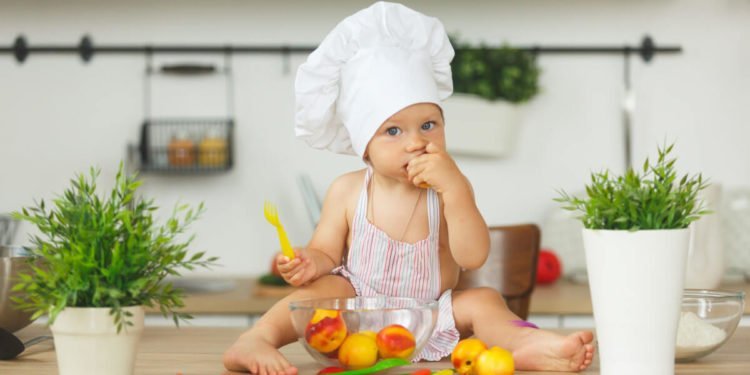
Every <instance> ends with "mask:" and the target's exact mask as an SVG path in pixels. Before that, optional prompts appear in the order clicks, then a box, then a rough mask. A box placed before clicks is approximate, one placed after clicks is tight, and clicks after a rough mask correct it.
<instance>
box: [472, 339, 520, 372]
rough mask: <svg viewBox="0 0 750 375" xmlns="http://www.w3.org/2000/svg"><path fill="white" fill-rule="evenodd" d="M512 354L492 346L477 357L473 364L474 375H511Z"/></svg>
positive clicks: (512, 369) (512, 368)
mask: <svg viewBox="0 0 750 375" xmlns="http://www.w3.org/2000/svg"><path fill="white" fill-rule="evenodd" d="M514 370H515V369H514V365H513V354H511V353H510V352H509V351H507V350H505V349H503V348H500V347H497V346H493V347H491V348H489V349H487V350H485V351H483V352H481V353H479V356H477V359H476V361H475V362H474V370H473V372H472V374H474V375H513V371H514Z"/></svg>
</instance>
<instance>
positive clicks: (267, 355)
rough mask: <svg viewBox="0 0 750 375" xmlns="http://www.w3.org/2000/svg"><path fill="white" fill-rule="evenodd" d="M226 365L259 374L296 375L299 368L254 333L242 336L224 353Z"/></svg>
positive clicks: (232, 368)
mask: <svg viewBox="0 0 750 375" xmlns="http://www.w3.org/2000/svg"><path fill="white" fill-rule="evenodd" d="M224 367H226V368H227V370H231V371H249V372H250V373H251V374H257V375H296V374H297V368H296V367H294V366H292V365H291V364H290V363H289V362H288V361H287V360H286V358H284V356H283V355H282V354H281V353H280V352H279V351H278V349H276V348H275V347H274V346H273V345H271V344H270V343H269V342H268V341H266V340H265V339H263V338H262V337H255V335H253V334H252V333H250V334H245V335H243V336H242V337H240V338H239V339H238V340H237V342H235V343H234V345H232V346H231V347H230V348H229V349H228V350H227V351H226V352H225V353H224Z"/></svg>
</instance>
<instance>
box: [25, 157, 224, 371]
mask: <svg viewBox="0 0 750 375" xmlns="http://www.w3.org/2000/svg"><path fill="white" fill-rule="evenodd" d="M98 175H99V171H98V170H97V169H94V168H91V170H90V174H89V178H87V177H86V176H85V175H84V174H79V175H77V176H76V178H74V179H73V180H72V181H71V185H72V186H71V187H70V188H69V189H67V190H65V192H64V193H63V194H62V195H60V196H59V197H57V198H56V199H54V201H53V204H51V205H47V204H45V202H44V200H41V201H39V202H37V203H36V204H35V205H34V206H33V207H27V208H23V209H22V210H21V212H15V213H13V215H14V217H15V218H17V219H20V220H25V221H28V222H30V223H32V224H33V225H34V226H35V227H36V229H37V230H38V232H39V233H40V234H39V235H34V236H32V243H33V246H32V248H31V252H32V254H33V255H34V256H35V257H36V260H35V261H36V263H35V264H36V265H37V266H34V267H31V271H29V273H23V274H21V275H20V277H19V282H18V284H17V285H16V286H15V288H14V290H17V291H19V292H20V294H21V295H22V297H19V298H16V300H15V302H16V303H18V304H19V306H20V307H21V308H22V309H24V310H27V311H33V312H34V314H33V315H32V317H33V318H37V317H39V316H40V315H42V314H48V318H49V319H48V324H50V328H51V330H52V333H53V336H54V340H55V349H56V351H57V360H58V369H59V372H60V374H62V375H78V374H132V373H133V367H134V364H135V356H136V347H137V343H138V340H139V338H140V335H141V332H142V330H143V318H144V312H143V306H149V307H154V306H158V307H159V308H160V310H161V312H162V314H164V316H165V317H166V316H168V315H169V314H171V316H172V319H173V320H174V322H175V324H177V325H179V322H180V320H184V319H189V318H190V316H189V315H187V314H183V313H180V312H176V311H174V310H175V309H176V308H179V307H182V306H183V303H182V297H183V293H182V291H181V290H178V289H174V288H173V287H172V284H171V283H165V282H162V280H164V278H165V277H166V276H167V275H179V270H180V269H188V270H189V269H193V268H195V267H208V266H211V265H213V264H214V262H215V261H216V259H217V258H215V257H210V258H206V257H205V254H204V253H203V252H198V253H195V254H193V255H189V254H188V245H189V244H190V243H191V241H192V239H193V237H192V236H190V237H189V238H187V239H186V240H180V239H178V238H181V237H183V236H184V234H185V230H186V229H187V227H188V226H189V225H190V224H191V223H192V222H193V221H195V220H196V219H197V218H198V216H199V215H200V214H201V213H202V212H203V204H200V205H199V206H198V207H197V209H193V208H190V207H188V206H187V205H178V206H176V207H175V208H174V210H173V211H172V214H171V216H170V217H169V218H168V219H167V220H166V223H165V224H164V225H157V223H156V221H155V219H154V217H153V213H154V212H155V210H156V209H157V207H156V206H155V205H154V203H153V200H144V199H141V198H138V197H137V196H136V190H137V188H138V187H139V186H140V184H141V182H140V181H138V180H136V177H135V176H126V175H125V174H124V173H123V166H122V164H120V168H119V171H118V172H117V177H116V179H115V186H114V188H113V189H112V191H111V192H110V193H109V195H108V196H105V197H100V196H98V195H97V192H96V178H97V176H98Z"/></svg>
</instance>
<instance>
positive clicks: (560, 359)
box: [513, 329, 594, 371]
mask: <svg viewBox="0 0 750 375" xmlns="http://www.w3.org/2000/svg"><path fill="white" fill-rule="evenodd" d="M593 339H594V335H593V334H592V333H591V332H590V331H581V332H576V333H572V334H570V335H568V336H561V335H558V334H555V333H552V332H549V331H543V330H541V329H540V330H533V331H530V332H529V335H528V336H527V337H525V338H524V339H523V342H522V344H521V345H520V346H519V347H518V348H516V350H514V351H513V361H514V362H515V367H516V369H518V370H544V371H582V370H584V369H586V367H589V365H591V360H592V359H593V358H594V345H593V344H592V341H593Z"/></svg>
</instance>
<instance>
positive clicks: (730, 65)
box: [0, 0, 750, 275]
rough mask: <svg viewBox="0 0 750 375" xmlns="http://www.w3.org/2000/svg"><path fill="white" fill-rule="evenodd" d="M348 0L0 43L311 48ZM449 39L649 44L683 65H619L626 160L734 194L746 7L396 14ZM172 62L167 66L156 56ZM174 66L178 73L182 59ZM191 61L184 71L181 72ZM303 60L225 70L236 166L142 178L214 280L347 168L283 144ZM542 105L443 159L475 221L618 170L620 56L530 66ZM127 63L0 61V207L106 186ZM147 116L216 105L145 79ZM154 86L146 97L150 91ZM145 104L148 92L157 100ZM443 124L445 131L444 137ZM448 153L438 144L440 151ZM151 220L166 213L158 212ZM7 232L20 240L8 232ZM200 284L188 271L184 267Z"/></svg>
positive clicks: (470, 7) (138, 20)
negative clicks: (630, 89) (182, 222)
mask: <svg viewBox="0 0 750 375" xmlns="http://www.w3.org/2000/svg"><path fill="white" fill-rule="evenodd" d="M367 4H369V2H365V1H344V0H328V1H315V2H313V1H276V2H271V1H262V2H261V1H211V2H199V1H160V2H156V1H153V2H146V1H128V2H123V1H120V2H114V1H110V2H102V1H98V2H94V1H69V2H66V4H61V2H52V1H48V2H28V1H3V2H0V44H6V45H9V44H11V43H12V42H13V40H14V38H15V37H16V35H17V34H18V33H23V34H25V35H26V37H27V39H28V41H29V42H30V43H31V44H32V45H33V44H36V43H45V44H47V43H61V44H76V43H78V41H79V40H80V37H81V35H82V34H84V33H90V34H91V36H92V37H93V38H94V42H95V43H102V44H105V43H106V44H113V43H132V44H143V43H147V42H152V43H206V44H213V43H225V42H226V43H236V44H279V43H291V44H304V45H314V44H317V43H318V42H319V41H320V40H321V39H322V38H323V37H324V36H325V34H326V33H327V32H328V31H329V30H330V29H331V28H332V27H333V26H334V25H335V24H336V23H337V22H338V21H339V20H341V19H342V18H343V17H345V16H347V15H349V14H351V13H353V12H355V11H356V10H358V9H360V8H363V7H364V6H366V5H367ZM407 5H410V6H412V7H413V8H416V9H418V10H420V11H423V12H425V13H428V14H430V15H434V16H437V17H439V18H440V19H441V20H442V21H443V23H444V24H445V25H446V28H447V29H448V30H449V31H450V32H459V33H460V34H461V35H462V37H463V38H464V39H468V40H471V41H481V40H485V41H488V42H493V43H494V42H501V41H509V42H511V43H513V44H518V45H528V44H534V43H538V44H544V45H571V44H583V45H592V44H593V45H612V44H614V45H624V44H635V43H638V42H639V41H640V38H641V37H642V36H643V34H644V33H650V34H651V35H652V36H654V37H655V39H656V41H657V43H665V44H679V45H682V47H683V48H684V51H685V52H684V53H683V54H682V55H677V56H657V57H656V59H655V61H653V62H652V63H651V64H648V65H645V64H643V63H642V62H640V61H638V60H634V62H633V83H634V87H635V89H636V93H637V113H636V116H635V124H634V158H635V160H636V161H637V162H640V161H642V160H643V158H644V157H645V156H646V155H647V154H649V153H651V154H653V153H654V151H655V147H656V146H657V145H658V144H661V143H662V142H663V141H664V140H667V141H672V140H677V147H676V151H677V155H678V156H679V158H680V162H679V164H678V166H679V167H680V169H681V170H682V171H689V172H696V171H702V172H703V173H704V174H705V175H706V176H709V177H710V178H711V179H712V180H713V181H717V182H720V183H722V184H724V186H725V187H733V186H734V187H736V186H743V185H750V168H748V167H747V165H748V160H750V150H749V149H748V148H747V147H745V145H746V142H747V140H748V139H750V129H749V128H748V127H747V125H748V119H750V106H748V105H747V103H748V99H749V98H750V68H749V67H748V66H750V27H749V26H748V25H750V2H747V1H740V0H725V1H718V0H717V1H699V0H695V1H667V0H664V1H582V0H581V1H564V2H563V1H552V0H550V1H524V2H519V1H484V2H479V1H466V2H458V1H453V2H448V1H440V2H438V1H427V0H424V1H410V2H407ZM164 58H166V59H173V57H164ZM177 60H191V59H190V58H187V57H186V58H184V59H180V58H178V59H177ZM193 60H194V59H193ZM303 60H304V56H300V55H298V56H295V57H293V58H292V60H291V65H290V66H291V72H290V73H285V72H284V71H283V60H282V58H281V57H279V56H275V55H269V56H261V55H240V56H236V57H235V58H234V69H235V80H236V85H235V87H236V119H237V130H236V137H237V138H236V145H237V152H236V168H234V169H233V170H232V171H231V172H229V173H227V174H223V175H217V176H195V177H185V176H159V175H151V174H149V175H144V176H143V177H144V180H145V183H144V186H143V192H144V194H145V195H147V196H149V197H154V198H155V199H156V201H157V203H159V204H160V205H161V206H162V207H164V208H171V206H172V204H173V203H174V202H175V201H177V200H180V201H182V202H187V203H193V204H194V203H197V202H199V201H205V203H206V205H207V207H208V212H207V213H206V215H205V216H204V217H203V219H202V220H201V221H200V222H198V223H197V224H196V225H195V226H194V231H195V233H196V235H197V239H196V241H195V247H194V248H195V249H196V250H197V249H201V250H207V251H209V252H210V253H211V254H214V255H218V256H220V257H221V263H222V264H223V265H224V267H222V268H221V269H218V270H217V271H215V272H218V273H224V274H243V275H246V274H258V273H261V272H264V271H265V270H266V268H267V265H268V263H269V261H270V257H271V254H272V253H273V252H274V251H275V249H276V248H277V247H278V242H277V239H276V238H275V236H274V232H273V231H272V230H271V228H270V227H269V226H268V225H267V224H266V223H265V222H264V221H263V217H262V213H261V211H262V202H263V200H264V199H270V200H273V201H276V202H278V203H279V206H280V212H281V215H282V219H283V221H284V223H285V224H286V226H287V227H288V232H289V233H290V236H291V238H292V240H293V242H296V243H304V242H305V241H306V240H307V239H308V238H309V236H310V234H311V232H312V227H311V225H310V223H309V221H308V219H307V213H306V211H305V208H304V205H303V202H302V198H301V195H300V193H299V191H298V188H297V184H296V181H295V178H296V175H297V174H298V173H300V172H307V173H309V174H310V175H311V176H312V178H313V180H314V182H315V184H316V186H317V187H318V189H319V190H320V193H321V194H322V193H323V191H324V190H325V187H326V186H327V184H328V183H329V182H330V181H331V180H332V179H333V178H334V177H335V176H337V175H339V174H341V173H343V172H345V171H347V170H350V169H354V168H359V167H360V166H361V165H360V163H359V162H358V161H357V160H355V158H352V157H348V156H339V155H333V154H329V153H327V152H322V151H315V150H311V149H309V148H308V147H307V146H306V145H305V144H304V143H302V142H300V141H297V140H295V139H294V136H293V108H294V107H293V106H294V97H293V82H294V74H293V72H294V71H295V70H296V67H297V66H298V65H299V64H300V63H301V62H302V61H303ZM539 62H540V64H541V66H542V68H543V75H542V79H541V83H542V85H543V92H542V94H541V95H539V96H538V98H537V99H536V100H534V101H533V102H532V103H531V104H530V105H529V108H528V113H527V115H526V119H525V123H524V124H523V129H522V131H521V139H520V143H519V145H518V148H517V152H516V154H515V155H514V156H512V157H510V158H507V159H501V160H479V159H465V158H461V159H459V160H458V163H459V165H460V166H461V167H462V168H463V170H464V172H465V174H466V175H467V176H468V177H469V178H470V179H471V180H472V182H473V184H474V187H475V190H476V194H477V200H478V204H479V206H480V209H481V210H482V213H483V214H484V215H485V218H486V219H487V222H488V223H489V224H505V223H514V222H525V221H531V222H537V223H540V222H542V221H543V219H544V217H545V215H546V214H547V213H548V211H549V210H550V209H551V208H552V207H554V206H555V205H554V203H553V202H552V198H553V197H554V196H555V189H556V188H564V189H566V190H577V189H580V188H581V187H582V184H583V183H584V182H586V181H587V179H588V174H589V171H590V170H591V169H600V168H605V167H610V168H612V169H614V170H615V171H617V172H619V171H621V170H622V165H623V152H622V146H621V144H622V138H621V134H620V126H621V122H620V103H621V102H622V98H623V84H622V59H620V58H617V57H611V56H570V55H565V56H563V55H556V56H552V55H543V56H541V58H540V60H539ZM143 66H144V61H143V58H142V56H137V55H122V56H94V59H93V61H92V62H90V63H88V64H84V63H82V62H81V61H80V60H79V59H78V58H77V57H75V56H60V55H47V56H45V55H31V56H30V57H29V59H28V61H27V62H26V63H24V64H22V65H19V64H17V63H16V62H15V60H14V59H13V58H12V56H10V55H0V212H3V211H12V210H16V209H19V208H20V207H22V206H24V205H30V204H31V203H32V202H33V199H38V198H50V197H52V196H53V195H54V194H55V193H58V192H61V191H62V189H63V188H65V187H66V186H67V181H68V179H69V178H70V177H72V176H73V174H74V173H75V172H80V171H85V170H86V169H87V168H88V166H90V165H98V166H101V167H102V169H103V173H102V179H101V185H102V186H103V187H110V186H111V180H112V179H113V176H114V173H115V170H116V167H117V164H118V162H119V161H120V160H122V159H124V158H125V149H126V145H127V144H128V143H134V142H135V141H136V139H137V134H138V130H139V126H140V122H141V121H142V119H143V112H142V111H143V108H142V102H143V95H142V94H143V92H142V89H143V87H142V84H143V81H142V72H143ZM155 86H157V87H158V88H156V89H155V90H156V91H155V94H156V95H157V96H158V98H155V104H154V106H155V108H154V109H155V112H156V113H157V114H158V113H163V114H170V113H171V114H199V113H202V112H203V110H205V112H206V113H209V114H214V113H218V112H220V111H221V110H222V103H223V102H222V101H223V100H224V97H223V96H222V95H223V93H222V91H221V87H220V86H219V85H218V83H217V81H211V79H208V78H205V79H189V78H185V79H165V80H158V81H157V82H156V83H155ZM160 90H162V91H160ZM159 94H161V95H159ZM449 126H460V124H449ZM448 141H449V142H450V140H448ZM164 212H165V213H166V212H167V210H165V211H164ZM23 229H24V232H25V231H28V229H29V228H28V227H24V228H23ZM201 273H205V271H201Z"/></svg>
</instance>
